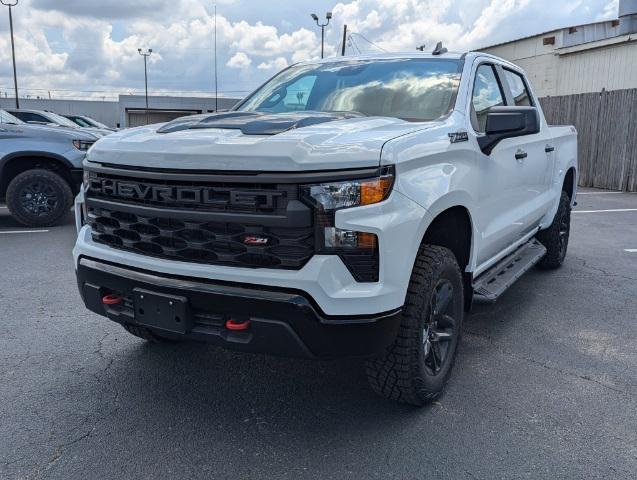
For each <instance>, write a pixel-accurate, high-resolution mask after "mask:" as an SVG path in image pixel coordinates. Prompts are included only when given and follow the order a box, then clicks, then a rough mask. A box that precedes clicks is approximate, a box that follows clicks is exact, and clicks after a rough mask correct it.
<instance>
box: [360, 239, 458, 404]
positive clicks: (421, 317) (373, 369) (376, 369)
mask: <svg viewBox="0 0 637 480" xmlns="http://www.w3.org/2000/svg"><path fill="white" fill-rule="evenodd" d="M463 299H464V293H463V283H462V274H461V273H460V268H459V266H458V262H457V261H456V258H455V256H454V254H453V253H452V252H451V251H450V250H449V249H447V248H443V247H438V246H433V245H422V246H421V247H420V250H419V252H418V256H417V257H416V262H415V264H414V269H413V271H412V274H411V279H410V282H409V288H408V291H407V298H406V301H405V307H404V310H403V314H402V320H401V325H400V330H399V332H398V336H397V337H396V340H395V341H394V343H393V344H392V345H391V346H390V347H389V348H388V349H387V351H386V352H385V353H384V354H383V355H382V356H380V357H378V358H375V359H372V360H369V361H368V362H367V368H366V371H367V378H368V380H369V383H370V385H371V387H372V389H373V390H374V391H375V392H376V393H378V394H380V395H382V396H383V397H385V398H388V399H391V400H396V401H399V402H402V403H408V404H411V405H416V406H422V405H425V404H426V403H429V402H431V401H432V400H434V399H436V398H437V397H438V396H439V395H440V394H441V393H442V391H443V389H444V387H445V385H446V383H447V381H448V380H449V377H450V375H451V370H452V367H453V363H454V360H455V357H456V351H457V349H458V343H459V341H460V333H461V330H462V320H463V315H464V308H463V306H464V300H463Z"/></svg>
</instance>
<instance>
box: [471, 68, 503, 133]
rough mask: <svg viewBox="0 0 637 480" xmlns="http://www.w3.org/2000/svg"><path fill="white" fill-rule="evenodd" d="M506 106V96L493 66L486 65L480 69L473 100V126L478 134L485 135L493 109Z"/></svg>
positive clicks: (477, 72)
mask: <svg viewBox="0 0 637 480" xmlns="http://www.w3.org/2000/svg"><path fill="white" fill-rule="evenodd" d="M501 106H504V95H503V94H502V89H501V88H500V83H499V82H498V78H497V77H496V74H495V70H494V68H493V66H492V65H488V64H484V65H480V66H479V67H478V70H477V71H476V79H475V83H474V84H473V97H472V100H471V107H472V108H471V110H472V112H471V124H472V125H473V129H474V130H475V131H476V132H479V133H484V131H485V130H486V124H487V115H488V113H489V111H490V110H491V109H492V108H493V107H501Z"/></svg>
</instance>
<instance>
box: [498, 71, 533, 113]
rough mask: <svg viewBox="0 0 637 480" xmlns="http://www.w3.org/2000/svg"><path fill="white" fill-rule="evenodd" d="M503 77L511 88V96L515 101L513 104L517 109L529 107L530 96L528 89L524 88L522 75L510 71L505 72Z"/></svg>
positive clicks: (530, 104)
mask: <svg viewBox="0 0 637 480" xmlns="http://www.w3.org/2000/svg"><path fill="white" fill-rule="evenodd" d="M504 76H505V77H506V79H507V83H508V84H509V87H510V88H511V95H513V98H514V99H515V104H516V106H518V107H530V106H532V103H531V95H530V94H529V91H528V89H527V88H526V84H525V83H524V79H523V78H522V75H520V74H519V73H515V72H512V71H511V70H505V71H504Z"/></svg>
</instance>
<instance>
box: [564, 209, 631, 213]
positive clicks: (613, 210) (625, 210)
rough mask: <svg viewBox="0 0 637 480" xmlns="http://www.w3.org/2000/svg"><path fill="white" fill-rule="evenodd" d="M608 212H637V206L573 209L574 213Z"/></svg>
mask: <svg viewBox="0 0 637 480" xmlns="http://www.w3.org/2000/svg"><path fill="white" fill-rule="evenodd" d="M608 212H637V208H614V209H612V210H573V213H608Z"/></svg>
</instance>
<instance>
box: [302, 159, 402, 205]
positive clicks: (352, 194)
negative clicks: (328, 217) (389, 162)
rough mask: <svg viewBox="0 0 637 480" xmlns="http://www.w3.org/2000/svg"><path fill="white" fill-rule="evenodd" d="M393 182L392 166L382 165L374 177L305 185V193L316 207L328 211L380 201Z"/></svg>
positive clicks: (387, 194) (387, 193) (384, 197)
mask: <svg viewBox="0 0 637 480" xmlns="http://www.w3.org/2000/svg"><path fill="white" fill-rule="evenodd" d="M393 184H394V168H393V167H383V169H382V170H381V172H380V175H379V176H378V177H374V178H369V179H363V180H347V181H344V182H338V183H323V184H320V185H309V186H307V187H305V192H306V193H305V195H306V196H307V197H308V198H309V199H311V201H312V202H313V203H314V204H315V205H316V206H317V207H319V208H320V209H322V210H324V211H326V212H329V211H335V210H339V209H341V208H350V207H359V206H362V205H371V204H374V203H379V202H382V201H383V200H385V199H386V198H387V197H388V196H389V194H390V192H391V189H392V186H393Z"/></svg>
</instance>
